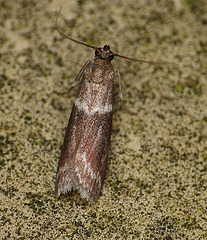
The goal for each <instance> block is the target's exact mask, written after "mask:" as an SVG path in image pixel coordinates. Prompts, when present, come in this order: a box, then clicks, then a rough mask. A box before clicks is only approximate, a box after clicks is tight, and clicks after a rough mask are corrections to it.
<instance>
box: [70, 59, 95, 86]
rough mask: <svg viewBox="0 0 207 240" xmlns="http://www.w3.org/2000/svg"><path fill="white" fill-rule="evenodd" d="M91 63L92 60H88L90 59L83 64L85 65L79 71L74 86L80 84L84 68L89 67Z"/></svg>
mask: <svg viewBox="0 0 207 240" xmlns="http://www.w3.org/2000/svg"><path fill="white" fill-rule="evenodd" d="M90 63H91V61H90V60H88V61H87V62H86V63H85V64H84V65H83V67H82V68H81V70H80V72H79V73H78V76H77V77H76V79H75V81H74V83H73V85H72V87H75V86H77V85H78V83H79V80H80V78H81V76H82V75H83V72H84V70H85V69H86V67H88V65H89V64H90Z"/></svg>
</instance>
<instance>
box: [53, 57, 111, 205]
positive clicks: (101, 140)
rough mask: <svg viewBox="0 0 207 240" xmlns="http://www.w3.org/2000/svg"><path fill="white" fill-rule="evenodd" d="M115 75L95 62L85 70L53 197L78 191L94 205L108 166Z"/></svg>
mask: <svg viewBox="0 0 207 240" xmlns="http://www.w3.org/2000/svg"><path fill="white" fill-rule="evenodd" d="M113 81H114V71H113V68H112V66H111V64H110V63H108V66H105V65H103V64H100V63H99V61H98V60H97V61H95V62H93V63H91V62H90V64H89V65H88V66H87V67H86V69H85V70H84V72H83V77H82V80H81V83H80V87H79V91H78V96H77V99H76V101H75V104H74V106H73V109H72V112H71V116H70V119H69V123H68V127H67V130H66V135H65V139H64V144H63V147H62V152H61V157H60V160H59V164H58V171H57V179H56V194H57V195H58V196H59V195H60V194H61V193H66V192H68V191H71V190H72V189H74V190H78V191H79V193H80V195H81V197H82V198H85V199H86V200H88V201H89V202H90V203H91V204H93V203H94V202H95V201H96V200H97V198H98V196H99V194H100V191H101V188H102V185H103V181H104V177H105V173H106V168H107V162H108V152H109V147H110V136H111V128H112V115H113V112H112V111H113Z"/></svg>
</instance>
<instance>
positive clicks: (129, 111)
mask: <svg viewBox="0 0 207 240" xmlns="http://www.w3.org/2000/svg"><path fill="white" fill-rule="evenodd" d="M115 77H118V79H119V97H120V98H121V104H122V107H123V109H124V110H125V111H127V112H128V113H129V114H131V115H137V113H136V112H134V111H132V110H130V109H129V107H128V106H126V104H125V103H124V101H123V96H122V87H121V77H120V72H119V71H117V72H116V74H115Z"/></svg>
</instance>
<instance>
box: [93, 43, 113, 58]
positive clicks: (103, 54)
mask: <svg viewBox="0 0 207 240" xmlns="http://www.w3.org/2000/svg"><path fill="white" fill-rule="evenodd" d="M95 57H97V58H99V59H102V60H109V61H111V60H113V59H114V53H113V52H112V51H110V46H109V45H104V47H103V48H97V49H96V51H95Z"/></svg>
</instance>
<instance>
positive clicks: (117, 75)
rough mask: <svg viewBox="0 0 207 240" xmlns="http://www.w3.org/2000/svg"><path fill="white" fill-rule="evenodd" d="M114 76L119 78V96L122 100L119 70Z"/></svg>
mask: <svg viewBox="0 0 207 240" xmlns="http://www.w3.org/2000/svg"><path fill="white" fill-rule="evenodd" d="M116 77H118V79H119V97H120V98H121V100H123V96H122V91H121V77H120V72H119V71H117V72H116V74H115V78H116Z"/></svg>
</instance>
